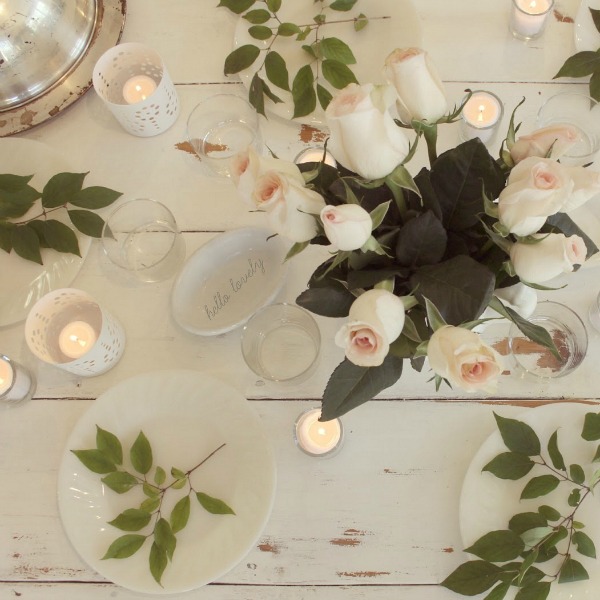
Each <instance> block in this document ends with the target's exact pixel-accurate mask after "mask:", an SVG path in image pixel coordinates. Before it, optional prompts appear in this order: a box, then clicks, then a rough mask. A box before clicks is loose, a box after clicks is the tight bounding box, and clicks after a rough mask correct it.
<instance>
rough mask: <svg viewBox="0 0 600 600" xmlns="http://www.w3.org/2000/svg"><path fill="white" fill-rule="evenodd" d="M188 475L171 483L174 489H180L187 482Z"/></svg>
mask: <svg viewBox="0 0 600 600" xmlns="http://www.w3.org/2000/svg"><path fill="white" fill-rule="evenodd" d="M187 481H188V480H187V477H186V478H184V479H178V480H177V481H176V482H175V483H173V484H172V485H171V487H172V488H173V489H174V490H180V489H181V488H182V487H184V486H185V484H186V483H187Z"/></svg>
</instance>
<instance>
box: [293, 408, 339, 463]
mask: <svg viewBox="0 0 600 600" xmlns="http://www.w3.org/2000/svg"><path fill="white" fill-rule="evenodd" d="M320 414H321V410H320V409H318V408H315V409H311V410H308V411H306V412H304V413H302V414H301V415H300V417H298V420H297V421H296V426H295V435H296V443H297V444H298V447H299V448H300V449H301V450H303V451H304V452H306V454H309V455H310V456H327V455H331V454H332V453H333V452H335V451H336V450H337V449H338V448H339V447H340V445H341V443H342V439H343V428H342V422H341V421H340V420H339V419H333V420H332V421H319V416H320Z"/></svg>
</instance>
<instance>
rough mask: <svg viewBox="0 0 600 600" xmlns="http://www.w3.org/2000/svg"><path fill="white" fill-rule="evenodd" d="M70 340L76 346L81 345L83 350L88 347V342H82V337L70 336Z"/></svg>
mask: <svg viewBox="0 0 600 600" xmlns="http://www.w3.org/2000/svg"><path fill="white" fill-rule="evenodd" d="M69 339H70V340H71V341H72V342H73V343H74V344H79V345H80V346H81V347H82V348H85V347H86V346H87V340H82V339H81V338H80V337H78V336H76V335H73V334H71V335H69Z"/></svg>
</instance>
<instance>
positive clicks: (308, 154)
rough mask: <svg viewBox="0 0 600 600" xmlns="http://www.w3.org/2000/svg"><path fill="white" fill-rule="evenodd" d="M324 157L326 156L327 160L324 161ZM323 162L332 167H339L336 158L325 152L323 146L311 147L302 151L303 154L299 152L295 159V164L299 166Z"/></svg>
mask: <svg viewBox="0 0 600 600" xmlns="http://www.w3.org/2000/svg"><path fill="white" fill-rule="evenodd" d="M323 155H325V160H323ZM321 161H323V162H324V163H325V164H326V165H329V166H330V167H334V168H335V167H337V162H336V160H335V158H333V156H332V155H331V153H330V152H328V151H325V149H324V148H323V147H322V146H309V147H308V148H305V149H304V150H302V152H299V153H298V155H297V156H296V158H294V163H296V164H297V165H301V164H304V163H310V162H314V163H318V162H321Z"/></svg>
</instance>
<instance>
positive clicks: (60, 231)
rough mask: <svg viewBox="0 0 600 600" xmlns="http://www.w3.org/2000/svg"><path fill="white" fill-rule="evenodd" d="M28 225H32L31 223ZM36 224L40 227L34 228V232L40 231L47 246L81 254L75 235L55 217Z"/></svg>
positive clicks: (60, 250) (38, 232)
mask: <svg viewBox="0 0 600 600" xmlns="http://www.w3.org/2000/svg"><path fill="white" fill-rule="evenodd" d="M30 225H33V223H31V224H30ZM37 225H38V226H39V227H40V229H38V230H36V233H37V234H38V236H39V234H40V233H41V234H42V236H43V240H44V242H45V245H46V246H47V247H48V248H52V249H54V250H57V251H58V252H66V253H70V254H75V255H76V256H81V252H80V251H79V242H78V241H77V236H76V235H75V232H74V231H73V230H72V229H71V228H70V227H68V226H67V225H65V224H64V223H61V222H60V221H57V220H55V219H48V220H47V221H38V222H37Z"/></svg>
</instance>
